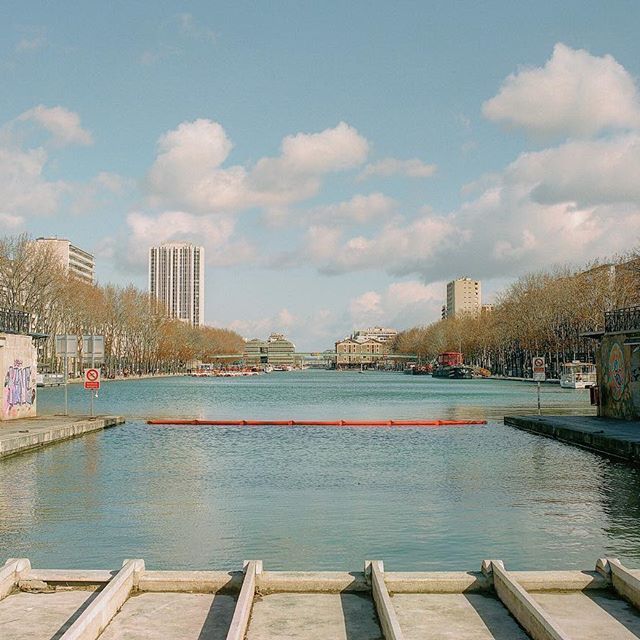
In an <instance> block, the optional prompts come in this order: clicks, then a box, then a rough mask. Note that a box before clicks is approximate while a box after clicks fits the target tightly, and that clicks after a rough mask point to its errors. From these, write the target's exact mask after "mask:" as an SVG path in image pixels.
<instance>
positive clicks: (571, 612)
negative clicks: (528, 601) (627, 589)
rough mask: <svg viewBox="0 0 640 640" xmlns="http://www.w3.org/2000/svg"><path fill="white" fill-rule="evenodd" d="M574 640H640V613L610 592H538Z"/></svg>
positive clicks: (551, 612) (541, 602)
mask: <svg viewBox="0 0 640 640" xmlns="http://www.w3.org/2000/svg"><path fill="white" fill-rule="evenodd" d="M533 597H534V599H535V600H536V601H537V602H538V603H539V604H540V605H542V608H543V609H544V610H545V611H547V612H548V613H549V614H550V615H552V616H553V617H554V618H555V619H556V620H557V621H558V624H559V625H561V626H562V628H563V629H564V630H565V631H566V633H567V635H568V636H569V637H570V638H576V640H577V639H578V638H580V640H601V639H602V638H616V640H618V639H619V640H634V638H640V612H639V611H638V610H637V609H634V608H633V607H632V606H631V605H630V604H629V603H627V602H625V601H624V600H621V599H620V598H618V597H616V595H615V594H614V593H612V592H610V591H604V590H603V591H592V592H584V593H583V592H566V593H557V592H556V593H534V594H533Z"/></svg>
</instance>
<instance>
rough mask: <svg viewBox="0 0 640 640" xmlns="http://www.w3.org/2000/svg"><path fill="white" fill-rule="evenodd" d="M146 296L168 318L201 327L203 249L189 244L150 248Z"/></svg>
mask: <svg viewBox="0 0 640 640" xmlns="http://www.w3.org/2000/svg"><path fill="white" fill-rule="evenodd" d="M149 295H150V296H151V298H153V299H155V300H156V301H157V302H158V304H159V306H160V308H161V309H163V311H164V312H165V313H166V314H167V315H168V316H169V317H170V318H177V319H178V320H182V321H183V322H188V323H189V324H191V325H193V326H194V327H198V326H200V325H201V324H204V247H197V246H195V245H193V244H190V243H188V242H175V243H170V242H167V243H163V244H161V245H160V246H159V247H151V248H150V249H149Z"/></svg>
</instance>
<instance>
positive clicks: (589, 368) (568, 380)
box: [560, 360, 597, 389]
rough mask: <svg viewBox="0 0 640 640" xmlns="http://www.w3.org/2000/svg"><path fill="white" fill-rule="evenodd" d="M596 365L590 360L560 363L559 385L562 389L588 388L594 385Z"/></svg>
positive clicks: (595, 382)
mask: <svg viewBox="0 0 640 640" xmlns="http://www.w3.org/2000/svg"><path fill="white" fill-rule="evenodd" d="M596 384H597V379H596V365H595V364H593V363H591V362H580V361H579V360H574V361H573V362H565V363H564V364H563V365H562V373H561V375H560V386H561V387H563V388H564V389H588V388H589V387H595V386H596Z"/></svg>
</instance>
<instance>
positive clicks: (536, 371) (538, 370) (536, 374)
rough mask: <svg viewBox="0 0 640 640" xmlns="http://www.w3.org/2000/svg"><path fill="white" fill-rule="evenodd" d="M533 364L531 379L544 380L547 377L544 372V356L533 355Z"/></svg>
mask: <svg viewBox="0 0 640 640" xmlns="http://www.w3.org/2000/svg"><path fill="white" fill-rule="evenodd" d="M532 364H533V379H534V380H535V381H536V382H544V381H545V380H546V379H547V375H546V373H545V365H544V358H541V357H540V356H535V357H534V358H533V360H532Z"/></svg>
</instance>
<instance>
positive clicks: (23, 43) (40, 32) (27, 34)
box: [16, 26, 47, 53]
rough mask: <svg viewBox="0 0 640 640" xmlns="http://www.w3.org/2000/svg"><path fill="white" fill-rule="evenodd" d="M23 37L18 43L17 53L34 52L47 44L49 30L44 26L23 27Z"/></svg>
mask: <svg viewBox="0 0 640 640" xmlns="http://www.w3.org/2000/svg"><path fill="white" fill-rule="evenodd" d="M20 31H21V32H22V37H21V38H20V40H18V43H17V44H16V52H17V53H32V52H34V51H38V50H40V49H43V48H44V47H46V46H47V30H46V29H45V28H44V27H34V26H30V27H22V28H21V29H20Z"/></svg>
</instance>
